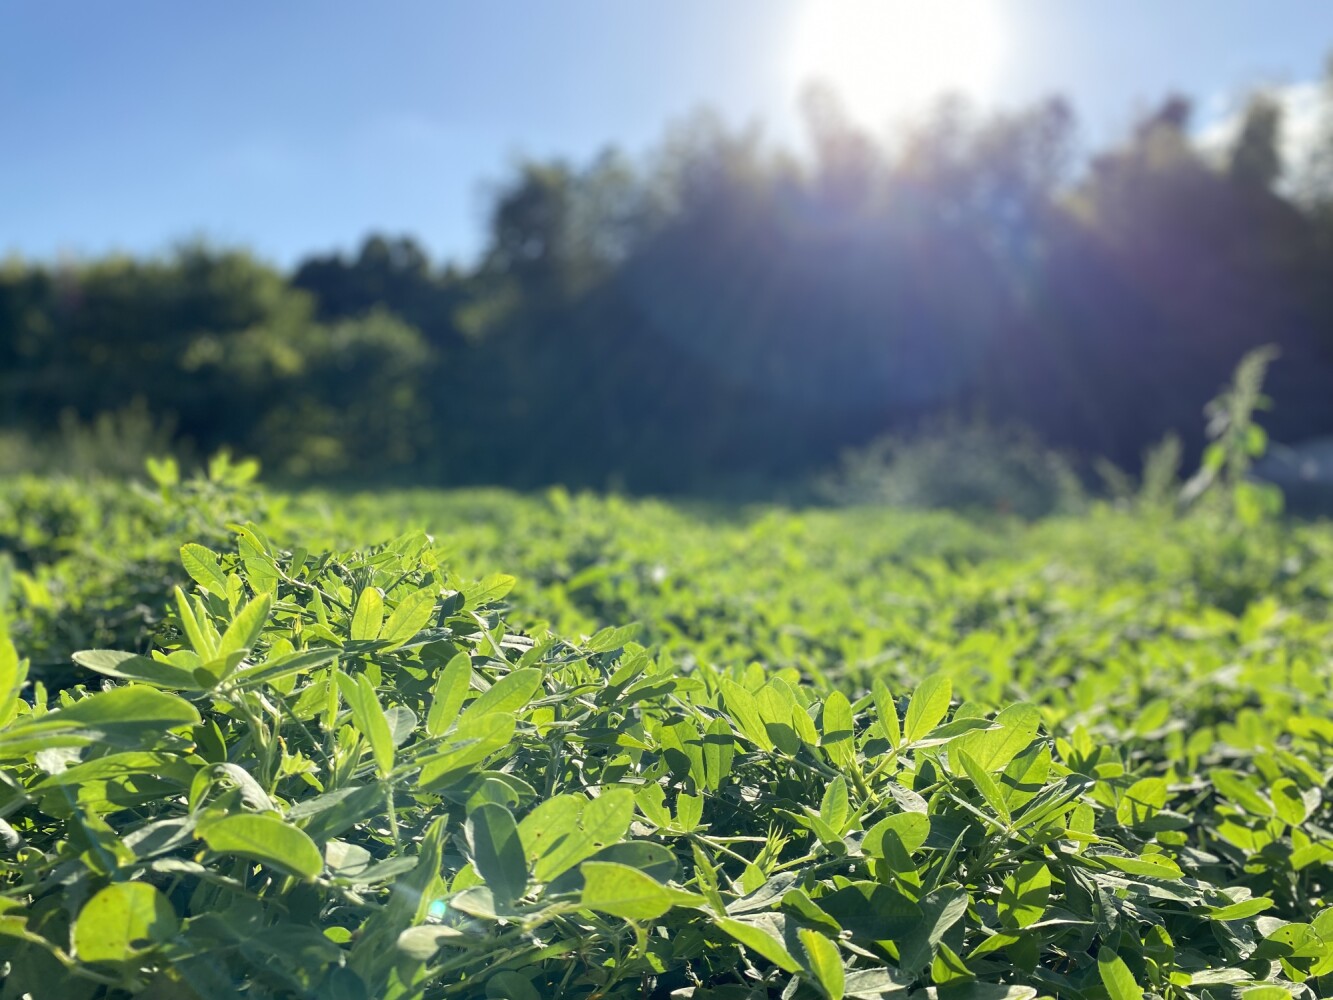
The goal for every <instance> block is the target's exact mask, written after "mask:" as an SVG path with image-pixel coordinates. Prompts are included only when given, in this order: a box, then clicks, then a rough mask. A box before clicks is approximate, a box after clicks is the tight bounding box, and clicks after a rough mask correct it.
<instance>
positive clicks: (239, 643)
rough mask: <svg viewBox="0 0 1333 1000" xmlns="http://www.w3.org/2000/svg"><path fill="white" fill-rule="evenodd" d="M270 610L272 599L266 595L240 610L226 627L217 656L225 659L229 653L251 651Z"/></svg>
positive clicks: (261, 595) (260, 596)
mask: <svg viewBox="0 0 1333 1000" xmlns="http://www.w3.org/2000/svg"><path fill="white" fill-rule="evenodd" d="M272 608H273V597H272V596H271V595H270V594H267V593H264V594H260V595H259V596H258V597H256V598H255V599H254V600H253V601H251V602H250V603H249V604H247V605H246V606H245V607H243V608H241V610H240V611H238V612H237V613H236V617H235V618H233V619H232V621H231V624H230V625H228V626H227V631H226V632H224V633H223V635H222V641H221V642H220V643H218V656H220V657H225V656H227V655H229V654H231V653H239V652H241V651H242V650H246V649H253V648H254V645H255V642H256V641H258V639H259V634H260V633H261V632H262V631H263V630H264V623H265V622H267V621H268V615H269V612H270V611H271V610H272Z"/></svg>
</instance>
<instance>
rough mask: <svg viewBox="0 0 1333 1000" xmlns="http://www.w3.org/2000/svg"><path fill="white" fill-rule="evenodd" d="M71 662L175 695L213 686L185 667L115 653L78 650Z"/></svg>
mask: <svg viewBox="0 0 1333 1000" xmlns="http://www.w3.org/2000/svg"><path fill="white" fill-rule="evenodd" d="M73 660H74V662H75V663H77V664H78V665H79V666H81V667H84V668H86V669H88V670H92V671H95V672H96V673H99V674H102V675H103V676H106V677H115V678H118V679H120V680H126V681H139V682H141V683H144V684H151V685H153V686H154V687H161V688H168V689H170V690H175V691H206V690H208V689H209V688H211V687H212V686H213V685H212V684H211V683H209V684H202V683H200V679H199V678H198V677H196V676H195V671H193V670H187V669H186V668H185V667H178V666H175V665H174V664H171V663H164V662H163V661H161V660H150V659H149V658H148V657H146V656H139V655H137V654H135V653H121V652H119V651H117V650H114V649H84V650H80V651H79V652H77V653H75V654H74V656H73Z"/></svg>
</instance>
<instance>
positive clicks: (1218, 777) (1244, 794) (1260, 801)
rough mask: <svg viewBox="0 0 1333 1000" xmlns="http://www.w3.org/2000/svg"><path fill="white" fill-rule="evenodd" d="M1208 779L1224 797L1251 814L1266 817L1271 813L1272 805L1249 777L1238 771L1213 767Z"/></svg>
mask: <svg viewBox="0 0 1333 1000" xmlns="http://www.w3.org/2000/svg"><path fill="white" fill-rule="evenodd" d="M1208 780H1209V781H1211V782H1212V783H1213V787H1214V788H1216V789H1217V791H1218V792H1219V793H1220V794H1221V795H1222V796H1223V797H1225V798H1226V799H1228V800H1229V801H1231V802H1232V803H1234V804H1235V805H1238V806H1240V807H1241V808H1242V809H1244V810H1245V811H1246V812H1247V813H1250V814H1251V815H1252V816H1262V817H1268V816H1272V815H1273V806H1272V805H1271V804H1270V803H1268V802H1267V801H1265V800H1264V797H1263V796H1262V795H1260V794H1259V793H1258V791H1256V790H1255V788H1254V786H1252V785H1251V784H1250V782H1249V779H1248V778H1246V777H1245V776H1244V775H1242V774H1241V773H1239V772H1238V771H1231V770H1228V769H1226V768H1221V767H1218V768H1214V769H1213V770H1211V771H1209V772H1208Z"/></svg>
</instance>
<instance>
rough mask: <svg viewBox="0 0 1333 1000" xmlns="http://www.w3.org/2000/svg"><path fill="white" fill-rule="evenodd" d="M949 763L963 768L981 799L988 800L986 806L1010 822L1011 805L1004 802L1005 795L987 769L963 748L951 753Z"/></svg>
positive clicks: (957, 748) (955, 749) (954, 749)
mask: <svg viewBox="0 0 1333 1000" xmlns="http://www.w3.org/2000/svg"><path fill="white" fill-rule="evenodd" d="M949 762H950V763H951V764H957V765H959V766H961V767H962V769H963V772H964V773H965V774H966V775H967V776H968V778H969V779H971V781H972V784H973V785H974V786H975V787H976V789H977V791H978V792H980V793H981V797H982V798H983V799H985V800H986V805H988V806H990V807H991V809H992V810H993V811H994V812H995V815H996V816H998V817H1000V818H1001V819H1003V820H1004V821H1005V822H1006V823H1008V822H1009V819H1010V816H1009V803H1007V802H1006V801H1005V800H1004V793H1003V792H1002V791H1001V790H1000V786H999V785H998V784H996V782H995V779H994V778H992V777H991V776H990V775H989V774H988V773H986V770H985V768H983V767H982V766H981V765H980V764H978V763H977V762H976V761H975V760H973V759H972V755H971V754H970V753H968V752H967V751H966V750H964V749H963V748H962V747H956V748H953V749H951V750H950V751H949Z"/></svg>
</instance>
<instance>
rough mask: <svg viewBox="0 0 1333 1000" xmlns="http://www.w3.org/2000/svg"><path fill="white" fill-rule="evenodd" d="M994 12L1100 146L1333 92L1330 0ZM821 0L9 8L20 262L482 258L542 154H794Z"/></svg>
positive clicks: (1077, 4)
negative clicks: (1238, 99) (500, 191)
mask: <svg viewBox="0 0 1333 1000" xmlns="http://www.w3.org/2000/svg"><path fill="white" fill-rule="evenodd" d="M819 2H823V3H836V2H837V0H819ZM884 2H886V3H892V2H895V0H884ZM897 2H903V3H906V2H932V3H935V2H941V0H897ZM972 2H994V3H996V4H997V5H998V6H999V7H1000V10H1001V13H1002V16H1003V18H1004V21H1005V23H1006V31H1007V35H1008V40H1009V41H1008V49H1007V54H1006V57H1005V62H1004V65H1003V68H1002V70H1001V76H1000V79H999V80H998V82H997V85H996V87H995V91H994V94H993V95H992V100H993V102H994V103H995V104H996V105H997V106H1001V107H1017V106H1021V105H1023V104H1025V103H1028V102H1030V101H1032V100H1035V99H1037V98H1039V97H1041V96H1044V95H1047V94H1051V93H1057V92H1058V93H1062V94H1065V95H1066V96H1068V97H1069V98H1070V99H1071V100H1072V101H1073V103H1074V106H1075V108H1076V110H1077V112H1078V114H1079V117H1080V121H1081V129H1082V135H1083V137H1084V139H1085V141H1087V142H1088V143H1090V144H1095V143H1097V142H1100V141H1103V140H1106V139H1111V138H1114V137H1115V136H1117V135H1118V134H1121V133H1123V132H1124V130H1125V128H1126V127H1127V125H1128V124H1129V122H1130V121H1131V120H1132V118H1133V116H1134V114H1135V113H1136V112H1137V111H1141V110H1142V109H1144V108H1145V107H1146V106H1148V105H1149V104H1150V103H1153V102H1155V101H1157V100H1158V99H1160V98H1161V97H1162V96H1164V95H1165V94H1166V93H1168V92H1171V91H1173V90H1175V91H1181V92H1185V93H1188V94H1190V95H1192V96H1194V97H1195V98H1197V99H1198V100H1199V101H1200V105H1201V107H1202V109H1203V111H1204V113H1205V114H1208V113H1212V114H1219V113H1221V112H1220V109H1221V107H1222V106H1223V102H1224V101H1225V100H1226V99H1227V96H1228V95H1235V94H1237V93H1240V92H1243V91H1244V90H1245V89H1247V88H1250V87H1253V86H1255V85H1257V84H1260V83H1263V82H1271V81H1276V82H1281V83H1290V82H1298V81H1303V80H1310V79H1313V78H1315V77H1317V76H1318V75H1320V73H1321V70H1322V66H1323V62H1324V58H1325V55H1326V52H1327V51H1328V50H1329V48H1330V47H1333V2H1329V0H1263V2H1262V3H1261V2H1259V0H972ZM800 5H801V4H800V2H799V0H529V2H523V3H520V2H516V0H486V2H482V0H469V2H463V0H390V2H385V3H378V4H372V3H366V2H364V0H361V2H352V0H320V2H315V0H282V2H259V0H229V2H225V3H224V2H206V0H120V2H111V0H83V2H77V3H76V2H72V0H6V2H4V3H3V4H2V5H0V192H3V203H2V204H3V208H2V209H0V254H3V253H4V252H6V251H13V252H17V253H21V254H23V255H25V256H29V257H39V258H51V257H54V256H56V255H58V254H63V253H75V254H84V255H87V254H94V253H101V252H104V251H106V250H109V249H123V250H130V251H134V252H157V251H161V250H163V249H165V248H167V247H168V246H169V245H170V244H171V242H172V241H174V240H177V239H180V238H185V237H191V236H198V235H203V236H207V237H208V238H210V239H213V240H215V241H217V242H221V243H227V244H233V243H240V244H245V245H248V246H251V247H253V248H254V249H256V250H257V251H258V252H259V253H260V254H261V255H263V256H265V257H267V258H269V259H271V260H274V261H275V262H278V263H281V264H290V263H291V262H293V261H295V260H296V259H297V258H299V257H300V256H302V255H303V254H306V253H308V252H312V251H327V250H330V249H335V248H348V247H352V246H354V245H355V244H356V243H357V242H359V240H360V238H361V237H362V236H363V235H364V234H365V233H366V232H367V231H370V230H382V231H388V232H410V233H413V234H415V235H417V236H418V237H419V238H420V239H421V240H422V241H423V242H424V243H425V244H426V245H427V246H428V247H429V248H430V249H431V250H432V252H434V253H435V254H437V255H439V256H440V257H447V258H454V259H467V258H468V256H469V255H471V254H474V253H475V252H476V250H477V248H478V246H479V245H480V241H481V238H482V230H483V221H484V207H485V192H486V190H487V185H488V184H493V183H494V182H495V181H497V180H499V179H502V178H503V177H504V176H505V175H506V171H507V170H508V168H509V166H510V165H511V164H512V163H513V161H514V159H515V157H516V156H518V155H520V154H527V155H534V156H549V155H557V154H558V155H563V156H567V157H570V158H572V159H575V160H581V159H583V158H586V157H588V156H590V155H591V154H593V153H594V152H596V151H597V150H598V149H600V148H602V147H603V146H605V145H607V144H612V143H613V144H616V145H619V146H621V147H623V148H626V149H628V150H630V151H631V152H640V151H643V150H645V149H647V148H649V147H651V145H652V144H653V143H654V141H655V140H656V139H657V138H658V137H659V136H660V134H661V132H662V129H663V127H664V126H665V125H666V124H667V123H668V122H669V121H671V120H673V119H679V118H681V117H683V116H684V115H686V114H688V113H689V112H690V111H692V110H694V109H696V108H698V107H699V106H701V105H709V106H712V107H714V108H716V109H718V110H720V111H721V112H722V113H723V115H724V116H725V117H726V118H727V119H729V120H731V121H732V122H735V123H743V122H747V121H751V120H756V119H758V120H762V121H764V122H765V123H767V128H768V131H769V133H770V134H772V135H774V136H776V137H777V138H778V139H781V140H783V141H786V142H794V141H796V137H797V136H798V130H797V126H796V124H795V122H796V112H795V95H796V91H797V83H796V82H795V81H793V80H791V79H789V78H788V77H789V72H788V66H787V64H786V62H785V61H784V60H785V52H786V46H787V45H788V44H789V41H790V34H791V32H792V30H793V24H794V23H795V19H796V17H797V15H798V13H799V7H800Z"/></svg>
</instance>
